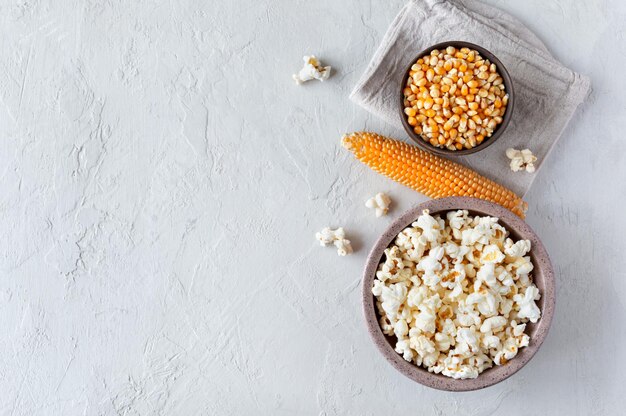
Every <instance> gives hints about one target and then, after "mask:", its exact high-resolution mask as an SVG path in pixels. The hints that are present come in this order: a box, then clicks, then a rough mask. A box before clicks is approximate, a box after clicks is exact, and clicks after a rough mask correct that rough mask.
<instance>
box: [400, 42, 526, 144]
mask: <svg viewBox="0 0 626 416" xmlns="http://www.w3.org/2000/svg"><path fill="white" fill-rule="evenodd" d="M447 46H454V47H455V48H458V49H460V48H470V49H474V50H477V51H478V52H479V53H480V54H481V55H482V56H483V57H484V58H486V59H489V61H491V63H494V64H496V67H497V68H498V73H499V74H500V75H501V76H502V79H503V80H504V86H505V89H506V93H507V94H508V95H509V101H508V103H507V105H506V113H505V114H504V118H503V119H502V123H500V124H499V125H498V126H497V127H496V130H495V131H494V132H493V134H492V135H491V136H490V137H489V138H488V139H486V140H484V141H483V142H482V143H481V144H479V145H478V146H475V147H473V148H471V149H461V150H455V151H452V150H448V149H446V148H439V147H435V146H433V145H432V144H430V143H429V142H427V141H425V140H424V139H423V138H422V135H420V134H417V133H415V132H414V131H413V127H411V126H410V125H409V122H408V120H407V117H406V114H404V88H405V84H406V80H407V78H408V76H409V72H410V71H411V67H412V66H413V64H415V62H416V61H417V60H418V59H419V58H421V57H423V56H426V55H428V54H430V52H431V51H432V50H434V49H441V48H443V47H447ZM399 95H400V98H399V102H400V105H399V113H400V120H401V122H402V127H404V130H405V131H406V133H407V134H408V135H409V137H410V138H411V139H412V140H413V141H414V142H415V143H416V144H417V146H419V147H420V148H421V149H423V150H426V151H428V152H431V153H435V154H437V155H441V156H464V155H470V154H473V153H476V152H479V151H481V150H483V149H486V148H487V147H489V146H491V145H492V144H493V143H494V142H495V141H496V140H497V139H499V138H500V136H502V134H503V133H504V131H505V130H506V128H507V127H508V125H509V123H510V121H511V118H512V117H513V110H514V109H515V90H514V88H513V79H512V78H511V75H510V74H509V71H508V70H507V69H506V67H505V66H504V64H503V63H502V61H500V59H498V57H497V56H496V55H494V54H493V53H491V52H490V51H489V50H487V49H485V48H484V47H482V46H480V45H476V44H474V43H471V42H466V41H461V40H451V41H447V42H439V43H437V44H435V45H432V46H429V47H428V48H426V49H424V50H422V51H421V52H420V53H418V54H417V55H416V56H415V58H413V59H412V60H411V61H410V62H409V64H408V66H407V67H406V70H405V71H404V72H403V75H402V79H401V80H400V94H399Z"/></svg>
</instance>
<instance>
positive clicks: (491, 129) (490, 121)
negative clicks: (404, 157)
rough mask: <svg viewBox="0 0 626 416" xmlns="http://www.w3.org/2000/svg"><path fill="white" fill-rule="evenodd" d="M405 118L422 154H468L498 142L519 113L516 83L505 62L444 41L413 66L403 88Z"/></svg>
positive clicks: (476, 48)
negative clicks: (512, 118)
mask: <svg viewBox="0 0 626 416" xmlns="http://www.w3.org/2000/svg"><path fill="white" fill-rule="evenodd" d="M400 90H401V91H400V118H401V120H402V125H403V126H404V129H405V130H406V132H407V134H408V135H409V136H410V137H411V138H412V139H413V140H414V141H415V142H416V143H417V145H418V146H420V147H421V148H422V149H424V150H427V151H430V152H433V153H437V154H440V155H466V154H470V153H475V152H478V151H480V150H482V149H484V148H486V147H487V146H489V145H491V144H492V143H493V142H495V141H496V140H497V139H498V137H500V135H501V134H502V133H503V132H504V130H505V129H506V127H507V125H508V124H509V121H510V120H511V115H512V114H513V104H514V94H513V83H512V81H511V77H510V75H509V73H508V72H507V70H506V68H505V67H504V65H503V64H502V62H501V61H500V60H499V59H498V58H497V57H496V56H495V55H493V54H492V53H491V52H489V51H488V50H486V49H485V48H483V47H481V46H478V45H474V44H472V43H468V42H460V41H456V42H443V43H439V44H436V45H433V46H431V47H430V48H428V49H425V50H423V51H422V52H420V53H419V54H418V55H417V57H416V58H415V59H413V60H412V61H411V63H410V64H409V66H408V68H407V70H406V72H405V73H404V77H403V78H402V81H401V86H400Z"/></svg>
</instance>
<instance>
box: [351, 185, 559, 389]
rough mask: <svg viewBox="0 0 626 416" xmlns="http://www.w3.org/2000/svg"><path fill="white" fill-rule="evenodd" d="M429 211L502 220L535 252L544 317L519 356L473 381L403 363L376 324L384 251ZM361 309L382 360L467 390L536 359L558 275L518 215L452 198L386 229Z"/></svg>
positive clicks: (427, 381)
mask: <svg viewBox="0 0 626 416" xmlns="http://www.w3.org/2000/svg"><path fill="white" fill-rule="evenodd" d="M425 209H428V210H430V213H431V215H433V214H443V213H446V212H448V211H452V210H457V209H466V210H468V211H469V213H470V215H482V216H484V215H489V216H494V217H498V218H499V219H500V224H502V225H503V226H504V227H505V228H506V229H507V230H508V231H509V233H510V235H511V237H512V238H513V239H515V240H519V239H527V240H530V241H531V244H532V249H531V252H530V257H531V261H532V263H533V265H534V266H535V268H534V270H533V273H532V277H533V281H534V283H535V285H537V287H538V288H539V291H540V293H541V300H539V301H538V302H537V305H538V306H539V308H540V309H541V319H540V320H539V322H537V323H536V324H532V323H528V324H527V326H526V333H527V334H528V335H530V345H528V346H527V347H525V348H520V350H519V353H518V354H517V356H516V357H515V358H513V359H512V360H511V361H509V362H508V363H507V364H506V365H503V366H494V367H492V368H490V369H488V370H485V371H484V372H482V373H481V374H480V375H479V376H478V377H477V378H475V379H465V380H455V379H453V378H450V377H446V376H444V375H441V374H433V373H429V372H428V370H426V369H424V368H422V367H418V366H416V365H415V364H413V363H410V362H408V361H405V360H404V359H403V358H402V357H401V356H400V355H399V354H398V353H396V352H395V351H394V345H395V340H396V339H395V337H387V336H385V335H384V334H383V332H382V330H381V328H380V326H379V323H378V320H379V315H378V311H377V310H376V303H375V302H376V299H375V297H374V295H372V291H371V288H372V285H373V284H374V278H375V277H376V270H377V269H378V264H379V263H380V262H381V260H382V257H383V254H384V251H385V249H386V248H387V247H388V246H389V245H390V244H391V243H392V242H393V240H394V239H395V237H396V236H397V235H398V234H399V233H400V231H402V230H403V229H404V228H406V227H408V226H410V225H411V223H413V222H414V221H415V220H416V219H417V217H419V216H420V214H421V213H422V211H423V210H425ZM362 290H363V293H362V295H363V311H364V313H365V320H366V323H367V327H368V330H369V333H370V335H371V336H372V339H373V340H374V343H375V344H376V346H377V347H378V349H379V350H380V352H381V353H382V354H383V356H384V357H385V358H386V359H387V361H389V362H390V363H391V365H393V366H394V367H395V368H396V370H398V371H400V372H401V373H402V374H404V375H405V376H407V377H409V378H410V379H412V380H415V381H417V382H418V383H421V384H423V385H425V386H428V387H432V388H435V389H439V390H448V391H469V390H477V389H482V388H484V387H488V386H491V385H493V384H496V383H499V382H500V381H502V380H504V379H506V378H508V377H510V376H511V375H513V374H514V373H515V372H517V371H518V370H519V369H520V368H522V367H523V366H524V365H525V364H526V363H527V362H528V361H530V359H531V358H532V357H533V355H535V353H536V352H537V350H538V349H539V347H540V346H541V344H542V343H543V340H544V339H545V338H546V335H547V334H548V329H549V328H550V322H551V321H552V316H553V314H554V303H555V285H554V271H553V269H552V265H551V264H550V259H549V257H548V253H547V252H546V250H545V248H544V247H543V244H541V241H539V238H538V237H537V235H536V234H535V233H534V232H533V230H532V229H531V228H530V227H529V226H528V225H527V224H526V223H525V222H524V221H523V220H522V219H520V218H519V217H517V216H516V215H515V214H513V213H512V212H510V211H509V210H507V209H505V208H502V207H501V206H499V205H496V204H493V203H491V202H488V201H483V200H481V199H476V198H469V197H452V198H444V199H436V200H431V201H428V202H425V203H423V204H420V205H417V206H416V207H414V208H411V209H410V210H408V211H407V212H405V213H404V214H403V215H402V216H401V217H400V218H398V219H397V220H396V221H394V222H393V223H392V224H391V225H390V226H389V228H388V229H387V231H385V233H384V234H383V235H382V236H381V237H380V238H379V239H378V241H377V242H376V244H375V245H374V248H373V249H372V251H371V252H370V254H369V256H368V258H367V263H366V266H365V271H364V274H363V288H362Z"/></svg>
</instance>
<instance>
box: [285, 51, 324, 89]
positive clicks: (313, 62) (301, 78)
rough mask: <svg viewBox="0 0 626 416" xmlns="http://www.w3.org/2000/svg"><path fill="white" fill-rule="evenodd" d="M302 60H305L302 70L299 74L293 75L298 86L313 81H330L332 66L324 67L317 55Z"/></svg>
mask: <svg viewBox="0 0 626 416" xmlns="http://www.w3.org/2000/svg"><path fill="white" fill-rule="evenodd" d="M302 59H303V60H304V65H303V67H302V69H301V70H300V71H299V72H298V73H297V74H293V75H292V78H293V80H294V81H296V84H298V85H300V84H302V83H303V82H306V81H310V80H312V79H317V80H319V81H324V80H326V79H328V77H329V76H330V69H331V68H330V66H322V64H321V63H320V61H319V60H318V59H317V58H316V57H315V55H310V56H304V57H303V58H302Z"/></svg>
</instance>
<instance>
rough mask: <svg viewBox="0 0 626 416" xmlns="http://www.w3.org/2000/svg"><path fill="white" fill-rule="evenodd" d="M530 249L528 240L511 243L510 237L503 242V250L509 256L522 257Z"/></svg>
mask: <svg viewBox="0 0 626 416" xmlns="http://www.w3.org/2000/svg"><path fill="white" fill-rule="evenodd" d="M529 251H530V241H528V240H519V241H517V242H516V243H513V240H511V239H510V238H507V239H506V242H505V243H504V252H505V253H506V255H507V256H510V257H523V256H525V255H526V253H528V252H529Z"/></svg>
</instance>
